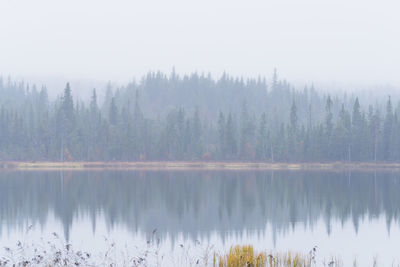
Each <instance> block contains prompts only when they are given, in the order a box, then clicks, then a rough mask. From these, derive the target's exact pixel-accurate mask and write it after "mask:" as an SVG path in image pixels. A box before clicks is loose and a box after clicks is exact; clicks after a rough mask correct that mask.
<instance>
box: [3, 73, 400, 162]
mask: <svg viewBox="0 0 400 267" xmlns="http://www.w3.org/2000/svg"><path fill="white" fill-rule="evenodd" d="M365 102H367V103H365V104H364V106H363V105H362V103H361V102H360V98H359V97H357V96H356V95H354V94H351V95H349V94H346V93H343V94H341V93H332V94H327V93H322V92H320V91H317V90H315V89H314V88H313V86H311V87H305V88H304V89H303V90H296V89H294V87H293V86H291V85H290V84H289V83H288V82H287V81H285V80H279V79H278V76H277V73H276V72H275V73H274V75H273V77H272V79H271V81H270V82H269V83H267V82H266V80H265V79H261V78H257V79H248V80H244V79H241V78H232V77H230V76H228V75H226V74H224V75H222V77H221V78H219V79H213V78H212V77H211V76H210V75H204V74H197V73H193V74H191V75H185V76H183V77H180V76H179V75H177V74H175V73H174V72H173V73H171V75H170V76H167V75H165V74H162V73H160V72H157V73H149V74H148V75H146V76H145V77H143V79H142V80H141V81H140V82H139V83H137V82H131V83H129V84H127V85H126V86H123V87H119V88H112V86H111V85H108V86H107V89H106V93H105V97H104V99H103V101H102V103H101V104H99V100H98V97H97V92H96V90H95V89H94V90H93V92H92V96H91V98H90V100H89V101H86V102H85V101H81V100H80V99H74V98H73V95H72V89H71V86H70V84H68V83H67V84H66V86H65V88H64V90H63V91H62V94H61V95H60V96H59V97H57V98H56V99H55V100H50V99H49V97H48V94H47V89H46V87H42V88H41V89H40V90H38V89H37V88H36V87H35V86H32V87H29V85H25V84H24V83H16V82H13V81H11V80H10V79H9V80H8V81H4V80H3V79H2V78H0V105H1V111H0V160H51V161H70V160H84V161H111V160H115V161H134V160H135V161H136V160H143V161H144V160H227V161H270V162H280V161H290V162H300V161H395V160H399V159H400V135H399V133H400V119H399V112H400V105H396V106H395V107H394V105H393V100H392V99H391V97H390V96H388V97H387V98H386V100H385V101H381V100H379V101H378V100H376V101H375V103H371V102H372V101H370V100H366V101H365ZM368 102H369V103H368Z"/></svg>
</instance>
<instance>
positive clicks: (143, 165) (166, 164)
mask: <svg viewBox="0 0 400 267" xmlns="http://www.w3.org/2000/svg"><path fill="white" fill-rule="evenodd" d="M0 170H320V171H337V170H355V171H374V170H390V171H400V162H377V163H375V162H323V163H322V162H302V163H285V162H277V163H271V162H212V161H210V162H208V161H135V162H133V161H130V162H125V161H108V162H98V161H97V162H86V161H71V162H51V161H35V162H34V161H0Z"/></svg>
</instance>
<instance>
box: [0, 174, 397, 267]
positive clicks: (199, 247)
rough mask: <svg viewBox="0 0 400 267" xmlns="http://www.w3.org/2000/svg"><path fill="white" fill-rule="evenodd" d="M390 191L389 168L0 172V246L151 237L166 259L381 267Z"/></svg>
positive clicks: (393, 257) (128, 243) (393, 224)
mask: <svg viewBox="0 0 400 267" xmlns="http://www.w3.org/2000/svg"><path fill="white" fill-rule="evenodd" d="M399 190H400V173H396V172H345V171H343V172H317V171H311V172H303V171H293V172H288V171H279V172H276V171H275V172H271V171H269V172H261V171H224V172H210V171H201V172H200V171H176V172H158V171H147V172H146V171H141V172H131V171H102V172H75V171H74V172H39V171H35V172H0V223H1V225H0V249H1V248H2V247H4V246H13V245H14V244H15V243H16V242H17V241H18V240H25V241H26V240H29V241H32V242H35V241H37V242H39V241H40V240H41V239H42V238H43V239H46V238H51V234H52V233H53V232H56V233H58V234H59V235H60V236H61V237H62V238H63V239H64V240H65V242H68V243H71V244H73V246H75V247H77V248H82V249H86V250H92V251H101V250H103V249H105V247H107V245H109V243H108V242H110V240H112V241H114V242H116V244H117V246H119V247H120V248H125V247H130V248H133V249H141V248H143V247H145V246H146V244H147V241H149V240H151V239H152V238H154V237H155V236H156V238H157V240H159V246H160V250H161V252H162V253H164V254H165V255H169V256H170V255H172V256H170V257H173V256H179V255H178V254H179V253H181V250H182V246H181V245H183V246H184V247H185V248H190V249H187V251H186V252H188V253H193V255H195V254H196V255H197V254H199V253H203V252H204V251H205V250H207V249H210V248H211V249H212V250H217V251H226V250H228V249H229V247H230V246H231V245H235V244H252V245H254V246H255V247H256V248H257V249H260V250H265V251H287V250H292V251H297V252H303V253H307V252H308V251H309V250H310V249H311V248H312V247H314V246H318V251H317V255H318V261H319V262H320V263H321V262H322V261H323V259H328V258H330V257H332V256H338V257H340V258H341V259H342V260H343V262H344V263H345V266H350V265H351V264H352V263H353V260H354V259H355V258H356V259H357V262H358V263H359V266H366V264H368V265H369V266H372V264H371V263H372V259H373V258H374V257H376V258H377V261H378V263H379V266H390V265H391V264H392V262H395V263H399V262H400V261H399V259H400V256H399V255H400V246H399V244H400V242H399V241H400V224H399V216H400V193H399ZM28 228H29V229H30V230H29V231H28V230H27V229H28ZM0 255H1V251H0ZM183 265H185V264H183Z"/></svg>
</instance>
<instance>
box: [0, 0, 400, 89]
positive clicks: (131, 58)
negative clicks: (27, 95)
mask: <svg viewBox="0 0 400 267" xmlns="http://www.w3.org/2000/svg"><path fill="white" fill-rule="evenodd" d="M399 9H400V4H399V2H398V1H394V0H383V1H371V0H367V1H366V0H362V1H361V0H354V1H346V0H335V1H325V0H303V1H298V0H280V1H232V0H230V1H228V0H222V1H211V0H203V1H179V0H171V1H103V0H96V1H94V0H86V1H77V0H72V1H52V0H37V1H28V0H25V1H9V0H3V1H1V2H0V33H1V39H0V74H1V75H3V76H6V75H11V76H13V77H16V78H21V79H25V80H29V81H35V82H39V83H47V82H48V81H54V80H57V81H62V82H63V84H65V83H64V82H65V81H66V80H69V81H71V80H87V81H96V82H105V81H108V80H112V81H115V82H119V83H125V82H128V81H130V80H132V79H133V78H134V77H135V78H136V79H139V78H140V77H141V76H142V75H143V74H144V73H146V72H148V71H150V70H161V71H163V72H166V73H169V72H170V71H171V69H172V68H173V67H175V69H176V71H177V72H178V73H189V72H193V71H198V72H205V73H208V72H210V73H211V74H212V75H215V76H218V75H220V74H221V73H223V72H224V71H226V72H228V73H230V74H231V75H236V76H244V77H246V76H247V77H249V76H250V77H255V76H258V75H262V76H266V77H270V75H271V74H272V71H273V69H274V68H275V67H276V68H278V70H279V72H280V74H281V76H283V77H286V78H287V79H288V80H290V81H291V82H293V83H300V84H304V83H308V84H309V83H311V82H313V83H315V84H320V85H326V86H327V87H338V86H339V87H343V86H344V87H346V86H348V85H351V86H352V87H371V86H375V85H380V86H382V85H391V86H399V85H400V76H399V75H398V70H399V67H400V53H399V52H398V48H399V47H400V28H399V27H398V26H399V25H400V17H399V16H398V10H399Z"/></svg>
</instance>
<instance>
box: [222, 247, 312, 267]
mask: <svg viewBox="0 0 400 267" xmlns="http://www.w3.org/2000/svg"><path fill="white" fill-rule="evenodd" d="M314 263H315V261H314V257H313V255H312V253H311V254H308V255H303V254H300V253H293V252H290V251H289V252H286V253H274V254H272V253H271V254H268V255H267V253H265V252H255V251H254V248H253V246H251V245H246V246H233V247H231V248H230V250H229V252H228V253H227V254H226V255H220V256H219V257H218V261H217V260H216V257H215V256H214V267H217V266H218V267H250V266H251V267H264V266H267V267H311V266H313V264H314Z"/></svg>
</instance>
